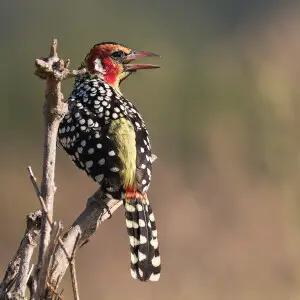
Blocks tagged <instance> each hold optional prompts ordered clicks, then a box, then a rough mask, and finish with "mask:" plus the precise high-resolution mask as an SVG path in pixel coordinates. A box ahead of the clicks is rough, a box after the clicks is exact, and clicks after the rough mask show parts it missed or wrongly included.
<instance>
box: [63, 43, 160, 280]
mask: <svg viewBox="0 0 300 300" xmlns="http://www.w3.org/2000/svg"><path fill="white" fill-rule="evenodd" d="M143 56H154V54H153V53H149V52H135V51H133V50H131V49H129V48H126V47H125V46H123V45H118V44H116V43H100V44H97V45H95V46H94V47H93V48H92V49H91V51H90V52H89V54H88V55H87V56H86V59H85V61H84V63H83V65H82V66H83V67H86V68H87V69H88V74H86V75H84V76H80V77H77V78H76V80H75V85H74V89H73V91H72V93H71V95H70V97H69V99H68V108H69V109H68V113H67V114H66V115H65V117H64V119H63V121H62V122H61V124H60V127H59V131H58V138H59V141H60V143H61V145H62V146H63V148H64V149H65V150H66V152H67V153H68V154H69V156H70V157H71V159H72V160H73V162H74V163H75V165H76V166H77V167H78V168H80V169H82V170H84V171H85V172H86V173H87V175H88V176H90V177H91V178H92V179H93V180H94V181H95V182H96V183H98V184H99V185H100V187H101V189H102V190H103V192H104V195H106V197H109V198H115V199H120V200H122V201H123V203H124V208H125V217H126V226H127V232H128V235H129V241H130V252H131V275H132V277H133V278H136V279H139V280H141V281H146V280H150V281H157V280H158V279H159V277H160V255H159V248H158V241H157V229H156V225H155V219H154V214H153V211H152V208H151V206H150V203H149V200H148V197H147V191H148V188H149V185H150V181H151V172H152V161H153V158H152V157H153V156H152V153H151V145H150V140H149V135H148V131H147V129H146V125H145V122H144V121H143V119H142V117H141V115H140V113H139V112H138V111H137V109H136V107H135V106H134V105H133V104H132V103H131V102H130V101H128V100H127V99H126V98H125V97H124V96H123V95H122V93H121V92H120V89H119V85H120V83H121V82H122V81H123V80H124V79H125V78H127V77H128V76H129V75H130V74H131V73H132V72H135V71H136V70H138V69H149V68H155V67H157V66H154V65H146V64H136V65H132V64H129V62H131V61H132V60H134V59H136V58H138V57H143Z"/></svg>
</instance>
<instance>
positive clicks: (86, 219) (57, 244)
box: [0, 39, 122, 300]
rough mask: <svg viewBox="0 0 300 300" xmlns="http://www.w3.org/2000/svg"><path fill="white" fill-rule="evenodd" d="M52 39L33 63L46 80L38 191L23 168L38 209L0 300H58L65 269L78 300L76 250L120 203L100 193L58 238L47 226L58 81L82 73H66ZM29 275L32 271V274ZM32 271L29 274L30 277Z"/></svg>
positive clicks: (60, 110) (62, 108)
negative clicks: (33, 261)
mask: <svg viewBox="0 0 300 300" xmlns="http://www.w3.org/2000/svg"><path fill="white" fill-rule="evenodd" d="M56 49H57V40H55V39H54V40H53V41H52V45H51V49H50V55H49V57H48V58H41V59H37V60H36V62H35V64H36V71H35V74H36V75H37V76H38V77H40V78H41V79H43V80H46V89H45V104H44V120H45V141H44V156H43V176H42V183H41V189H39V187H38V184H37V181H36V178H35V177H34V175H33V172H32V170H31V168H30V167H29V168H28V171H29V175H30V180H31V182H32V184H33V187H34V190H35V193H36V195H37V197H38V199H39V202H40V204H41V206H42V211H38V212H36V213H34V214H30V215H28V217H27V228H26V231H25V235H24V237H23V239H22V241H21V243H20V246H19V248H18V250H17V252H16V254H15V256H14V258H13V259H12V261H11V262H10V263H9V265H8V268H7V271H6V273H5V276H4V278H3V280H2V282H1V283H0V300H3V299H13V300H21V299H27V298H26V293H25V292H26V287H28V288H29V291H30V299H32V300H33V299H34V300H39V299H53V297H54V296H55V297H56V298H57V299H60V298H61V297H60V295H59V293H58V292H57V289H58V287H59V284H60V282H61V280H62V278H63V276H64V274H65V272H66V270H67V269H68V266H70V265H71V267H72V270H71V277H72V286H73V292H74V298H75V299H76V300H77V299H79V292H78V284H77V279H76V271H75V254H76V251H77V250H78V249H79V248H80V247H81V246H82V245H83V244H84V243H86V242H87V241H88V240H89V239H90V237H91V236H92V235H93V234H94V233H95V231H96V229H97V227H98V226H99V224H101V223H102V222H103V221H105V220H106V219H108V218H110V217H111V214H112V213H113V212H114V211H115V210H116V209H117V208H118V207H120V205H121V204H122V202H121V201H118V200H114V199H109V198H107V197H106V196H104V195H103V194H102V193H101V191H100V190H98V191H97V192H95V194H94V195H93V196H91V198H90V199H88V201H87V205H86V208H85V210H84V211H83V212H82V213H81V214H80V215H79V217H78V218H77V219H76V220H75V221H74V223H73V225H72V226H71V227H70V229H69V230H68V231H67V233H66V234H65V235H64V237H63V238H62V237H61V232H62V225H61V222H53V220H52V219H53V210H54V194H55V190H56V187H55V181H54V175H55V159H56V142H57V131H58V127H59V123H60V121H61V120H62V118H63V116H64V114H65V113H66V111H67V104H66V103H64V102H63V95H62V93H61V81H62V80H64V79H68V78H72V77H74V76H77V75H80V74H82V73H85V72H86V71H85V70H84V69H82V70H80V71H70V70H69V69H68V65H69V60H66V61H63V60H62V59H59V58H58V56H57V50H56ZM39 237H40V248H39V257H38V262H37V265H36V266H35V268H34V269H33V266H32V267H30V266H31V259H32V255H33V251H34V249H35V248H36V245H37V242H38V240H39ZM32 271H33V272H32ZM31 273H32V274H31Z"/></svg>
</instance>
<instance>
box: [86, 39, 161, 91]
mask: <svg viewBox="0 0 300 300" xmlns="http://www.w3.org/2000/svg"><path fill="white" fill-rule="evenodd" d="M151 56H159V55H157V54H154V53H152V52H146V51H135V50H132V49H130V48H128V47H126V46H124V45H121V44H117V43H113V42H105V43H100V44H96V45H95V46H94V47H93V48H92V49H91V50H90V52H89V53H88V55H87V56H86V58H85V62H84V65H85V66H86V68H87V70H88V71H89V73H90V74H93V75H97V76H99V77H100V78H102V79H103V80H104V81H105V82H107V83H109V84H110V85H112V86H114V87H115V88H117V89H119V86H120V83H121V82H122V81H123V80H124V79H125V78H127V77H128V76H129V75H130V74H132V73H133V72H136V71H137V70H141V69H155V68H159V66H157V65H151V64H131V63H130V62H132V61H134V60H135V59H138V58H143V57H151Z"/></svg>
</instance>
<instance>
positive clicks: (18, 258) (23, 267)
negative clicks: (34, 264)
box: [0, 211, 41, 299]
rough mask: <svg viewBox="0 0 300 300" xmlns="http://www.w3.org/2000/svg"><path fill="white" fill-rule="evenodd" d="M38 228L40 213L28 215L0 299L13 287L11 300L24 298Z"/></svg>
mask: <svg viewBox="0 0 300 300" xmlns="http://www.w3.org/2000/svg"><path fill="white" fill-rule="evenodd" d="M40 227H41V211H37V212H35V213H32V214H29V215H28V216H27V226H26V231H25V234H24V237H23V239H22V241H21V243H20V246H19V248H18V250H17V253H16V254H15V256H14V258H13V260H12V261H11V262H10V264H9V266H8V269H7V271H6V273H5V276H4V279H3V280H2V282H1V285H0V299H4V298H5V295H6V294H7V293H8V292H9V291H10V290H11V288H12V287H13V286H14V289H13V291H12V294H11V297H10V298H11V299H22V298H24V297H25V290H26V284H27V280H28V274H29V273H30V271H29V269H30V261H31V257H32V254H33V250H34V248H35V247H36V245H37V241H38V237H39V235H40Z"/></svg>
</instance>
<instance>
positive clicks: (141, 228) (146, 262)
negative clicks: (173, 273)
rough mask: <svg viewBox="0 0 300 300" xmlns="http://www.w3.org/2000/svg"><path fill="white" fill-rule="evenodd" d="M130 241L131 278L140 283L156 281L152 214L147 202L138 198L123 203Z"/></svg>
mask: <svg viewBox="0 0 300 300" xmlns="http://www.w3.org/2000/svg"><path fill="white" fill-rule="evenodd" d="M124 206H125V218H126V226H127V232H128V235H129V241H130V255H131V276H132V277H133V278H134V279H139V280H141V281H147V280H150V281H158V280H159V277H160V269H161V266H160V255H159V248H158V241H157V230H156V225H155V219H154V214H153V212H152V208H151V206H150V204H149V201H148V199H147V197H146V199H145V200H142V198H140V197H138V198H136V199H132V200H131V199H130V200H129V199H126V200H125V201H124Z"/></svg>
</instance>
